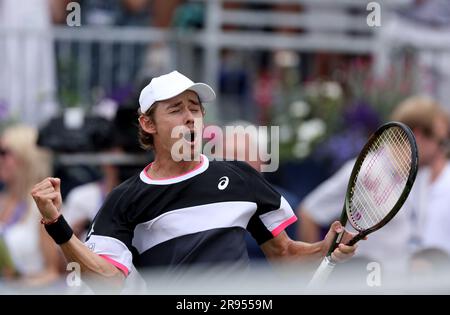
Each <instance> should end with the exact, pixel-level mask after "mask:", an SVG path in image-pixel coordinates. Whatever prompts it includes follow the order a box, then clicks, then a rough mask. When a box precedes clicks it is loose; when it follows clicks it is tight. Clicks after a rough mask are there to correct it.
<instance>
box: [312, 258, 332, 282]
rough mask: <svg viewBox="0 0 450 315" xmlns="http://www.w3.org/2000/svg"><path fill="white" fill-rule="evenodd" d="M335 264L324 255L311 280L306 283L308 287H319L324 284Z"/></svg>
mask: <svg viewBox="0 0 450 315" xmlns="http://www.w3.org/2000/svg"><path fill="white" fill-rule="evenodd" d="M335 266H336V263H334V262H333V261H332V260H331V259H330V257H329V256H325V258H324V259H323V260H322V262H321V263H320V265H319V267H318V268H317V270H316V272H315V273H314V275H313V277H312V279H311V281H310V282H309V283H308V288H315V287H320V286H322V285H323V284H325V282H326V281H327V279H328V277H329V276H330V274H331V272H332V271H333V269H334V267H335Z"/></svg>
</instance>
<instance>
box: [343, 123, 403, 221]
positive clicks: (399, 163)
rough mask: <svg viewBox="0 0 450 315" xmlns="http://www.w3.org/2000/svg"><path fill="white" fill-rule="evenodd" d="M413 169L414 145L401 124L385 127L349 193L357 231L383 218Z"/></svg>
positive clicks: (351, 216) (368, 153) (350, 217)
mask: <svg viewBox="0 0 450 315" xmlns="http://www.w3.org/2000/svg"><path fill="white" fill-rule="evenodd" d="M410 168H411V146H410V143H409V139H408V137H407V135H406V133H405V132H404V131H403V130H402V129H401V128H398V127H393V128H389V129H386V130H385V131H384V132H383V133H382V134H381V135H380V136H379V137H378V138H377V139H376V140H375V141H374V142H373V143H372V145H371V147H370V149H369V150H368V151H367V153H366V155H365V156H364V158H363V162H362V164H361V167H360V169H359V172H358V174H357V176H355V178H354V182H353V188H352V191H351V192H350V197H349V200H348V202H349V205H348V207H347V209H348V211H349V213H348V217H349V220H350V222H351V223H352V225H353V226H354V227H355V228H356V229H358V230H365V229H368V228H370V227H372V226H374V225H376V224H377V223H379V222H380V221H382V220H383V219H384V218H385V217H386V216H387V215H388V214H389V212H390V211H391V210H392V208H393V207H394V205H395V204H396V202H397V201H398V199H399V198H400V196H401V194H402V192H403V190H404V188H405V186H406V183H407V180H408V176H409V172H410Z"/></svg>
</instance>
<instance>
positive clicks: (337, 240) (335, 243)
mask: <svg viewBox="0 0 450 315" xmlns="http://www.w3.org/2000/svg"><path fill="white" fill-rule="evenodd" d="M343 235H344V230H343V231H342V232H341V233H336V235H335V236H334V239H333V242H332V243H331V246H330V249H329V250H328V253H327V255H326V256H328V257H331V254H332V253H333V252H334V250H335V249H336V247H338V245H339V243H340V242H341V238H342V236H343Z"/></svg>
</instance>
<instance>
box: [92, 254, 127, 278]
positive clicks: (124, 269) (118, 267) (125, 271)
mask: <svg viewBox="0 0 450 315" xmlns="http://www.w3.org/2000/svg"><path fill="white" fill-rule="evenodd" d="M99 256H100V257H102V258H103V259H104V260H106V261H107V262H109V263H111V264H113V265H114V266H115V267H116V268H117V269H119V270H120V271H122V272H123V274H124V275H125V277H127V276H128V274H129V273H130V271H129V270H128V268H127V267H125V266H124V265H122V264H121V263H119V262H117V261H115V260H113V259H111V258H109V257H108V256H106V255H99Z"/></svg>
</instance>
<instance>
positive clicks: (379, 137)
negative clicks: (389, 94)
mask: <svg viewBox="0 0 450 315" xmlns="http://www.w3.org/2000/svg"><path fill="white" fill-rule="evenodd" d="M417 163H418V157H417V145H416V141H415V138H414V135H413V133H412V131H411V129H409V128H408V127H407V126H406V125H404V124H402V123H399V122H389V123H386V124H384V125H382V126H381V127H380V128H379V129H378V130H377V131H375V132H374V133H373V134H372V135H371V137H370V138H369V140H368V141H367V143H366V145H365V146H364V148H363V149H362V151H361V152H360V154H359V156H358V158H357V160H356V162H355V165H354V166H353V171H352V174H351V176H350V180H349V182H348V185H347V193H346V196H345V202H344V208H343V210H342V214H341V218H340V222H341V224H342V226H345V225H346V224H347V222H348V221H349V222H350V224H351V225H352V226H353V228H354V229H355V230H356V231H357V232H358V233H357V235H355V236H354V237H353V239H351V240H350V242H349V243H348V245H350V246H352V245H354V244H355V243H356V242H358V241H360V240H361V239H363V238H364V237H366V236H367V235H369V234H370V233H373V232H375V231H376V230H379V229H381V228H382V227H383V226H385V225H386V224H387V223H388V222H389V221H390V220H391V219H392V218H393V217H394V216H395V215H396V214H397V212H398V211H399V210H400V208H401V207H402V205H403V203H404V202H405V200H406V198H407V197H408V195H409V192H410V191H411V188H412V186H413V184H414V180H415V178H416V174H417V169H418V165H417ZM343 234H344V231H343V232H341V233H339V234H337V235H336V236H335V238H334V240H333V243H332V245H331V246H330V249H329V250H328V253H327V255H326V256H325V258H324V259H323V261H322V263H321V264H320V265H319V267H318V268H317V270H316V272H315V274H314V276H313V278H312V279H311V281H310V282H309V284H308V287H318V286H320V285H322V284H324V283H325V282H326V280H327V278H328V276H329V275H330V273H331V272H332V271H333V269H334V266H335V262H334V261H333V260H332V259H331V254H332V253H333V251H334V250H335V249H336V247H337V246H338V245H339V243H340V241H341V238H342V235H343Z"/></svg>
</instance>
